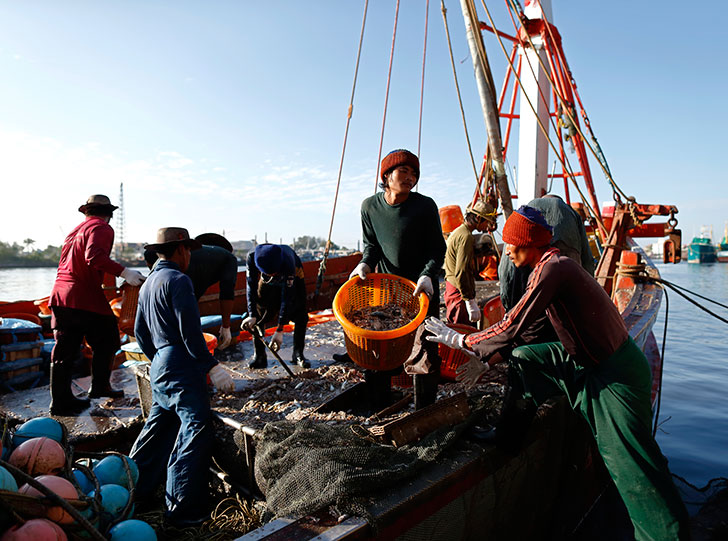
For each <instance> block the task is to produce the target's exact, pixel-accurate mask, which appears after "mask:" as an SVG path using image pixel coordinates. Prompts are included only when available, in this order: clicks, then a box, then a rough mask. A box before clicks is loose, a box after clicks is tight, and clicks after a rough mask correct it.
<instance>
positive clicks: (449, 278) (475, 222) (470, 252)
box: [445, 201, 496, 325]
mask: <svg viewBox="0 0 728 541" xmlns="http://www.w3.org/2000/svg"><path fill="white" fill-rule="evenodd" d="M495 218H496V212H495V210H494V209H493V207H492V206H491V205H490V204H488V203H486V202H485V201H476V202H475V203H474V204H473V205H469V206H468V207H467V208H466V209H465V221H464V222H463V223H462V224H461V225H460V226H459V227H457V229H455V231H453V232H452V233H451V234H450V236H449V237H448V238H447V251H446V252H445V307H446V313H447V316H446V317H447V321H448V322H449V323H459V324H463V325H468V324H470V323H476V322H478V321H480V318H481V317H482V315H483V314H482V310H481V309H480V307H479V306H478V301H477V300H476V299H475V276H476V274H477V273H478V269H477V261H476V257H475V237H473V231H475V230H476V229H477V230H478V231H484V232H485V231H495V229H496V221H495Z"/></svg>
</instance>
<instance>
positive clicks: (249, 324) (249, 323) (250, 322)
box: [243, 316, 258, 332]
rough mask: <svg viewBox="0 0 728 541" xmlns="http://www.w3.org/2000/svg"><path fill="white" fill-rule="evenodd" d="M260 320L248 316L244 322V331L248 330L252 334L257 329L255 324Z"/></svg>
mask: <svg viewBox="0 0 728 541" xmlns="http://www.w3.org/2000/svg"><path fill="white" fill-rule="evenodd" d="M257 321H258V318H257V317H253V316H248V317H246V318H245V319H244V320H243V329H246V330H248V331H250V332H253V327H255V324H256V323H257Z"/></svg>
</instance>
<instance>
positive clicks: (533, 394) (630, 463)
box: [425, 206, 689, 540]
mask: <svg viewBox="0 0 728 541" xmlns="http://www.w3.org/2000/svg"><path fill="white" fill-rule="evenodd" d="M503 241H504V242H505V243H506V248H505V252H506V255H507V256H508V257H509V258H510V259H511V261H512V262H513V264H514V265H515V266H516V267H524V266H527V267H531V268H532V269H533V270H532V272H531V275H530V277H529V279H528V286H527V288H526V292H525V294H524V295H523V297H521V299H520V300H519V301H518V303H517V304H516V305H515V306H514V307H513V308H512V309H511V310H509V311H508V312H507V313H506V314H505V316H504V317H503V319H502V320H501V321H500V322H498V323H496V324H495V325H492V326H491V327H489V328H488V329H486V330H484V331H482V332H479V333H474V334H471V335H469V336H467V337H463V335H461V334H458V333H456V332H455V331H452V330H451V329H449V328H447V327H446V326H445V325H444V323H442V322H441V321H439V320H437V319H434V318H430V319H428V320H427V321H426V322H425V325H426V327H427V329H428V330H429V331H430V332H432V333H433V336H430V337H428V339H429V340H432V341H434V342H440V343H443V344H446V345H448V346H450V347H455V348H460V349H463V350H465V352H466V353H467V352H470V353H473V352H474V353H475V354H477V357H475V358H471V359H470V360H469V361H468V362H467V363H466V364H465V365H463V366H462V367H461V368H460V370H459V371H458V379H459V380H460V381H462V382H464V383H465V384H466V385H472V384H474V383H475V382H477V381H478V379H480V376H482V375H483V373H484V372H485V371H486V370H487V369H488V367H489V364H488V363H487V362H482V361H481V359H483V360H488V359H490V358H491V357H493V356H494V355H495V354H501V355H502V356H503V357H505V358H508V361H509V364H510V367H511V369H512V371H513V374H512V376H513V377H511V378H510V379H511V386H512V389H511V390H512V391H513V393H511V395H512V396H520V397H521V398H522V399H525V400H527V401H531V402H532V403H533V404H541V403H542V402H544V401H545V400H546V399H548V398H550V397H552V396H556V395H566V397H567V399H568V401H569V404H570V405H571V407H572V409H574V411H576V412H577V413H579V414H580V415H582V416H583V417H584V419H585V420H586V421H587V423H588V424H589V426H590V428H591V431H592V433H593V434H594V437H595V439H596V443H597V446H598V448H599V452H600V454H601V455H602V458H603V459H604V463H605V465H606V466H607V470H608V471H609V474H610V475H611V477H612V479H613V480H614V484H615V485H616V487H617V490H618V491H619V494H620V495H621V497H622V500H623V501H624V503H625V506H626V507H627V510H628V512H629V516H630V519H631V521H632V524H633V526H634V530H635V537H636V539H637V540H646V539H650V540H657V539H688V538H689V524H688V515H687V511H686V509H685V505H684V504H683V502H682V501H681V499H680V496H679V494H678V492H677V489H676V488H675V486H674V485H673V483H672V479H671V477H670V471H669V469H668V467H667V461H666V460H665V458H664V457H663V456H662V453H661V452H660V448H659V447H658V445H657V442H656V441H655V439H654V438H653V436H652V432H651V407H650V392H651V388H652V376H651V373H650V367H649V364H648V363H647V359H646V358H645V356H644V354H643V353H642V351H641V350H640V349H639V347H638V346H637V345H636V344H635V343H634V341H633V340H632V338H630V336H629V334H628V332H627V328H626V326H625V324H624V320H623V319H622V317H621V316H620V314H619V311H618V310H617V307H616V306H615V305H614V303H613V302H612V300H611V299H610V298H609V295H607V293H606V292H605V291H604V289H603V288H602V287H601V286H600V285H599V284H598V283H597V281H596V280H594V278H593V277H592V276H590V275H589V273H588V272H587V271H585V270H584V269H583V268H582V267H581V265H579V263H577V262H576V261H574V260H573V259H570V258H568V257H565V256H563V255H561V253H560V252H559V250H558V249H557V248H553V247H549V242H550V241H551V228H550V226H549V225H548V224H547V223H546V221H545V219H544V217H543V215H542V214H541V213H540V212H539V211H538V210H536V209H534V208H532V207H528V206H522V207H520V208H519V209H518V210H517V211H516V212H514V213H513V214H511V216H509V218H508V220H507V221H506V224H505V226H504V227H503ZM544 312H545V313H546V315H547V316H548V318H549V320H550V321H551V324H552V325H553V327H554V330H555V331H556V334H557V336H558V338H559V340H560V341H559V342H550V343H542V344H529V345H525V346H521V347H516V348H515V349H513V344H514V342H515V341H516V340H517V339H518V338H519V335H520V333H522V332H523V331H524V330H526V329H528V328H529V326H530V325H531V324H532V322H533V321H534V320H535V319H536V318H538V317H539V316H540V315H541V314H543V313H544ZM478 357H479V358H478ZM515 404H516V402H515V401H510V402H509V403H505V404H504V411H503V414H502V416H501V420H500V421H499V422H498V423H497V425H496V430H499V429H501V428H506V427H507V425H508V423H509V422H511V421H513V420H514V419H515V418H516V417H517V413H514V412H515V411H516V408H515Z"/></svg>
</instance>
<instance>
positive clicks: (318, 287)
mask: <svg viewBox="0 0 728 541" xmlns="http://www.w3.org/2000/svg"><path fill="white" fill-rule="evenodd" d="M368 7H369V0H364V15H363V16H362V21H361V33H360V34H359V48H358V50H357V53H356V63H355V66H354V82H353V83H352V85H351V98H349V108H348V110H347V113H346V129H345V130H344V142H343V144H342V148H341V159H340V160H339V174H338V176H337V178H336V193H335V194H334V206H333V209H332V210H331V222H330V223H329V236H328V238H327V239H326V247H325V248H324V256H323V258H322V260H321V265H319V270H318V276H317V277H316V291H315V293H314V298H315V297H318V294H319V292H320V291H321V284H322V283H323V279H324V275H325V274H326V260H327V258H328V256H329V247H330V246H331V233H332V232H333V230H334V217H335V216H336V203H337V201H338V199H339V188H340V186H341V172H342V170H343V169H344V155H345V154H346V141H347V139H348V137H349V124H350V123H351V115H352V113H353V111H354V93H355V92H356V81H357V77H358V75H359V60H360V59H361V50H362V43H363V42H364V28H365V26H366V20H367V9H368Z"/></svg>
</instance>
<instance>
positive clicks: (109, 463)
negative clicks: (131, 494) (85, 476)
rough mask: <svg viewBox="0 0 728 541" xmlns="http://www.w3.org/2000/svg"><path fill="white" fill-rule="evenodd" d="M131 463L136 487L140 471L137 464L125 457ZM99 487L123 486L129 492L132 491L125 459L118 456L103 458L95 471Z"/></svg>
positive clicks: (130, 468) (130, 467)
mask: <svg viewBox="0 0 728 541" xmlns="http://www.w3.org/2000/svg"><path fill="white" fill-rule="evenodd" d="M125 458H126V459H127V462H128V463H129V470H130V472H131V478H132V482H133V484H134V485H136V483H137V481H138V480H139V469H138V468H137V465H136V463H135V462H134V461H133V460H132V459H131V458H129V457H125ZM93 472H94V475H95V476H96V479H98V480H99V485H109V484H112V485H121V486H123V487H124V488H126V489H127V490H130V489H131V486H130V485H129V477H128V476H127V475H126V469H125V468H124V462H123V459H122V458H121V457H120V456H118V455H109V456H107V457H105V458H102V459H101V460H100V461H99V463H98V464H96V465H95V466H94V469H93Z"/></svg>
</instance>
